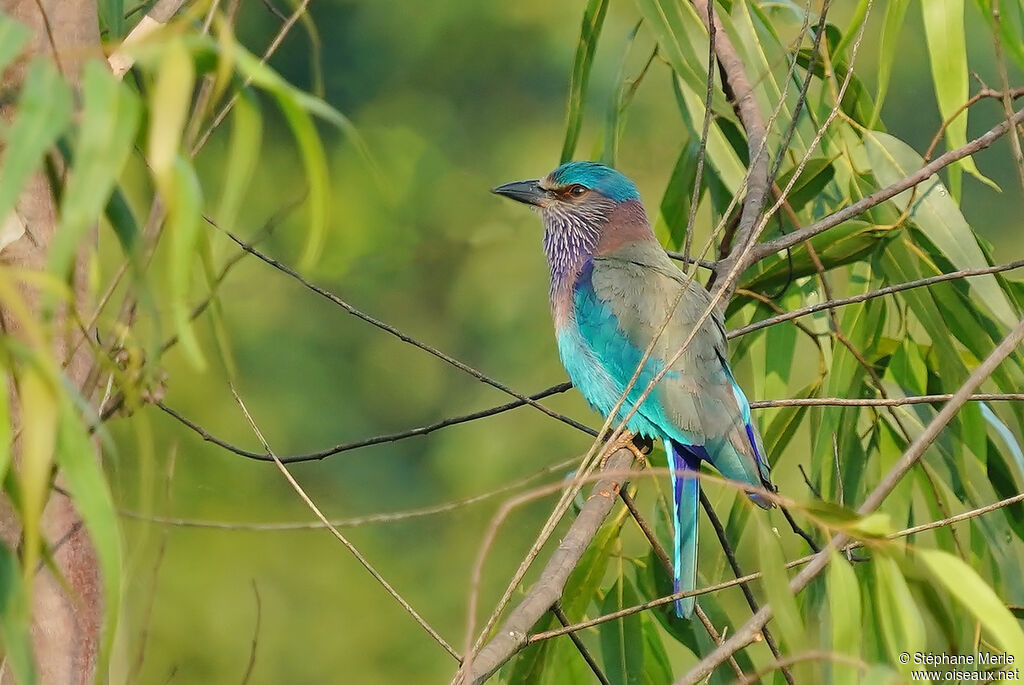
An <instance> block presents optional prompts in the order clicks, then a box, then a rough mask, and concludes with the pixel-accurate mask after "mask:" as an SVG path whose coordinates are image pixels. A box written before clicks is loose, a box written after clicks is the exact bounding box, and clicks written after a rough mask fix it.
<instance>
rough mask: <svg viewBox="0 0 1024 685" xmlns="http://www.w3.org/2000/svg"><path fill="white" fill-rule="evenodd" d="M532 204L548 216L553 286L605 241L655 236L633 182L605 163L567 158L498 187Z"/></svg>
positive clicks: (546, 233)
mask: <svg viewBox="0 0 1024 685" xmlns="http://www.w3.org/2000/svg"><path fill="white" fill-rule="evenodd" d="M493 192H494V193H496V194H498V195H504V196H505V197H508V198H511V199H513V200H515V201H517V202H522V203H524V204H527V205H530V206H531V207H533V208H534V209H536V210H537V211H538V212H539V213H540V215H541V217H542V218H543V219H544V252H545V253H546V254H547V257H548V263H549V264H550V266H551V283H552V289H555V288H556V287H557V285H558V284H559V283H562V282H563V281H564V280H565V278H566V277H570V280H571V277H572V275H573V274H575V273H576V272H577V271H578V269H579V267H580V265H581V264H582V263H583V262H584V261H585V260H586V259H587V258H589V257H590V256H591V255H593V254H594V253H595V251H597V250H598V249H600V247H599V246H600V245H602V244H604V245H605V246H606V247H610V246H611V245H609V241H610V242H611V243H617V242H620V241H621V240H629V239H636V238H641V239H648V238H649V239H653V234H652V233H651V229H650V226H649V224H648V222H647V217H646V215H645V214H644V209H643V205H642V204H640V193H638V192H637V189H636V186H635V185H633V182H632V181H630V180H629V179H628V178H626V177H625V176H624V175H622V174H621V173H619V172H618V171H616V170H615V169H612V168H611V167H609V166H605V165H604V164H598V163H596V162H567V163H565V164H563V165H561V166H560V167H558V168H557V169H555V170H554V171H552V172H551V173H550V174H548V175H547V176H545V177H544V178H538V179H535V180H532V181H515V182H513V183H506V184H505V185H502V186H498V187H497V188H495V189H494V191H493Z"/></svg>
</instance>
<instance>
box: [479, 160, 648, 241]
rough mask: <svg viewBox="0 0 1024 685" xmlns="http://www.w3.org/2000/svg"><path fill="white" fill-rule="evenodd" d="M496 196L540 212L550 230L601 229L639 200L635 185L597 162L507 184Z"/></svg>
mask: <svg viewBox="0 0 1024 685" xmlns="http://www.w3.org/2000/svg"><path fill="white" fill-rule="evenodd" d="M493 192H494V193H496V194H498V195H504V196H505V197H508V198H511V199H513V200H515V201H517V202H522V203H523V204H527V205H531V206H533V207H535V208H537V210H538V211H540V213H541V216H543V217H544V223H545V225H546V226H547V227H548V228H549V229H551V228H553V227H554V226H552V223H553V222H554V224H555V226H557V224H560V223H563V222H569V223H581V222H582V223H586V224H588V225H589V226H592V227H593V228H595V229H600V227H601V226H602V225H603V224H604V223H606V222H607V221H608V219H609V217H610V216H611V214H612V212H613V211H614V210H615V208H616V207H617V206H618V205H619V204H621V203H626V202H638V201H639V200H640V193H638V192H637V190H636V186H635V185H633V182H632V181H630V180H629V179H628V178H626V177H625V176H624V175H622V174H621V173H619V172H618V171H616V170H615V169H612V168H611V167H609V166H605V165H604V164H598V163H597V162H566V163H565V164H563V165H561V166H560V167H558V168H557V169H555V170H554V171H552V172H551V173H550V174H548V175H547V176H545V177H544V178H538V179H535V180H531V181H515V182H513V183H506V184H505V185H501V186H498V187H497V188H495V189H494V190H493Z"/></svg>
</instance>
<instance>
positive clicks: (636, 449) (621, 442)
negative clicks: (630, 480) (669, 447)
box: [600, 430, 654, 470]
mask: <svg viewBox="0 0 1024 685" xmlns="http://www.w3.org/2000/svg"><path fill="white" fill-rule="evenodd" d="M623 447H625V448H626V449H628V450H629V451H630V452H632V453H633V454H634V455H636V458H637V461H639V462H640V466H641V468H643V467H645V466H646V465H647V455H648V454H650V453H651V450H652V449H653V448H654V443H653V442H652V441H651V439H650V438H648V437H646V436H643V435H638V434H636V433H633V432H631V431H628V430H624V431H622V433H620V434H619V437H618V438H617V439H616V440H615V442H613V443H611V444H609V445H608V447H607V448H605V451H604V455H603V456H602V457H601V464H600V468H601V470H604V465H605V463H606V462H607V461H608V457H610V456H612V455H613V454H615V452H616V451H618V450H620V449H622V448H623Z"/></svg>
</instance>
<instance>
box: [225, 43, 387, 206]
mask: <svg viewBox="0 0 1024 685" xmlns="http://www.w3.org/2000/svg"><path fill="white" fill-rule="evenodd" d="M233 57H234V58H235V59H236V61H237V65H238V70H239V72H240V73H241V74H242V75H243V76H245V77H246V78H247V79H250V80H251V81H252V84H253V85H254V86H257V87H258V88H262V89H264V90H266V91H267V92H268V93H271V94H272V95H273V96H274V97H275V98H277V100H278V102H281V101H282V99H284V100H287V101H289V102H293V103H294V104H295V106H296V107H298V108H300V109H302V110H305V111H306V112H309V113H310V114H312V115H313V116H315V117H319V118H320V119H322V120H324V121H326V122H327V123H329V124H331V125H332V126H335V127H337V128H338V130H340V131H341V132H342V133H344V134H345V137H346V138H347V139H348V141H349V142H350V143H352V145H353V146H354V147H355V149H356V152H357V153H359V156H360V157H362V159H363V161H364V162H366V165H367V167H368V168H369V170H370V173H372V174H373V177H374V179H375V180H376V182H377V185H378V186H379V187H381V188H384V187H385V184H384V177H383V175H382V174H381V172H380V169H379V168H378V167H377V163H376V162H375V161H374V159H373V156H372V155H371V154H370V149H369V147H367V145H366V141H365V140H363V137H362V135H360V134H359V131H358V129H356V127H355V125H353V124H352V122H351V121H350V120H349V119H348V117H346V116H345V115H344V114H342V113H341V112H339V111H338V110H336V109H335V108H334V107H331V106H330V105H329V104H327V103H326V102H324V101H323V100H321V99H319V98H316V97H313V96H312V95H310V94H309V93H306V92H305V91H302V90H300V89H298V88H296V87H295V86H293V85H291V84H290V83H288V82H287V81H285V80H284V79H283V78H281V76H280V75H279V74H278V73H277V72H276V71H274V70H273V69H271V68H270V67H269V66H268V65H267V64H265V63H264V62H261V61H260V60H258V59H257V58H256V57H255V56H253V54H252V53H250V52H248V51H247V50H244V49H242V48H241V47H237V48H236V50H235V51H234V53H233ZM285 114H286V115H287V112H286V113H285Z"/></svg>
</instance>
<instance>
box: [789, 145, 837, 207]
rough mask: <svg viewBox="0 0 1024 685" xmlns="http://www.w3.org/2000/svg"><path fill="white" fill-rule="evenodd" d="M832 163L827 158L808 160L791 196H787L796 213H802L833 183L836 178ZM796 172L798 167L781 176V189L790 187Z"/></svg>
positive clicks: (790, 192)
mask: <svg viewBox="0 0 1024 685" xmlns="http://www.w3.org/2000/svg"><path fill="white" fill-rule="evenodd" d="M832 162H833V160H832V159H827V158H825V157H812V158H811V159H809V160H807V164H806V165H804V168H803V170H802V171H801V172H800V175H799V176H798V177H797V179H796V183H794V184H793V188H792V189H791V190H790V191H789V195H787V196H786V200H787V202H789V206H790V207H792V208H793V211H794V212H799V211H801V210H802V209H803V208H804V207H805V206H806V205H807V203H808V202H811V201H813V200H814V199H815V198H816V197H817V196H818V194H819V193H821V191H822V190H824V188H825V186H827V185H828V184H829V183H830V182H831V181H832V179H833V177H834V176H835V169H834V168H833V167H832ZM795 172H796V167H793V168H791V169H788V170H787V171H785V172H783V173H782V174H780V175H779V178H778V180H777V181H776V183H777V184H778V186H779V188H785V187H786V186H788V185H789V182H790V181H791V180H792V178H793V174H794V173H795Z"/></svg>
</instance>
